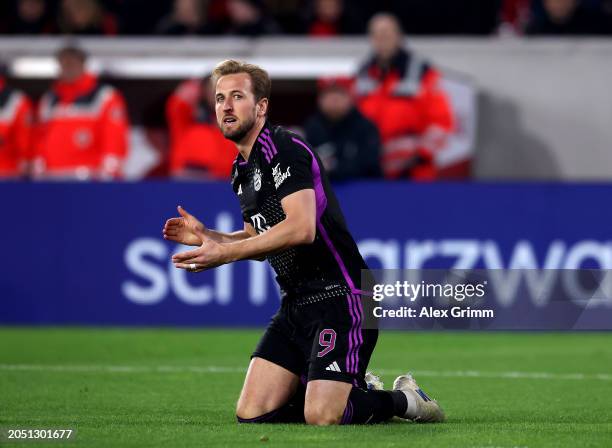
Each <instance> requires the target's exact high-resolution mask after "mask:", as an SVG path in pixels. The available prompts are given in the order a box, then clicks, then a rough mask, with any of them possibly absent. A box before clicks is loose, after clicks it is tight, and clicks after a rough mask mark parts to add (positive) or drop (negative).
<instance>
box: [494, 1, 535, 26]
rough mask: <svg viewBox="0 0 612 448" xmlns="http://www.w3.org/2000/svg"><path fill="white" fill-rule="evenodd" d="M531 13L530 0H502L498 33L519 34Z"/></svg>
mask: <svg viewBox="0 0 612 448" xmlns="http://www.w3.org/2000/svg"><path fill="white" fill-rule="evenodd" d="M530 13H531V0H503V1H502V5H501V11H500V24H499V29H498V31H499V33H500V34H521V33H522V32H523V30H524V29H525V26H526V25H527V23H528V21H529V18H530Z"/></svg>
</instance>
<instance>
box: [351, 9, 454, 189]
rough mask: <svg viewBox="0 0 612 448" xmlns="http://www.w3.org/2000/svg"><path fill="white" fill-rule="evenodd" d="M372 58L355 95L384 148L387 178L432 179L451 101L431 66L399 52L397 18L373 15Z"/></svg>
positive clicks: (449, 124)
mask: <svg viewBox="0 0 612 448" xmlns="http://www.w3.org/2000/svg"><path fill="white" fill-rule="evenodd" d="M369 34H370V41H371V44H372V48H373V52H374V54H373V56H372V57H371V58H370V59H369V60H368V61H367V62H366V63H365V64H364V65H363V66H362V68H361V69H360V71H359V74H358V77H357V82H356V86H355V92H356V94H357V96H358V106H359V108H360V110H361V112H362V113H363V114H364V115H365V116H366V117H367V118H369V119H370V120H372V121H373V122H374V123H375V124H376V126H377V127H378V130H379V132H380V136H381V140H382V143H383V148H382V165H383V172H384V174H385V177H387V178H391V179H395V178H399V177H410V178H413V179H433V178H435V177H436V168H435V164H434V154H435V151H436V150H438V149H439V148H441V147H442V145H443V144H444V142H445V140H446V137H447V136H448V133H449V132H450V130H451V129H452V124H453V118H452V114H451V109H450V106H449V101H448V99H447V96H446V94H445V93H444V92H442V91H441V90H440V88H439V78H440V75H439V73H438V71H437V70H435V69H434V68H433V67H432V66H431V65H430V64H428V63H427V62H425V61H424V60H423V59H421V57H419V56H418V55H416V54H414V53H413V52H411V51H409V50H405V49H403V48H402V40H403V35H402V30H401V28H400V25H399V22H398V21H397V19H396V18H395V16H393V15H391V14H387V13H380V14H377V15H375V16H374V17H373V18H372V19H371V20H370V24H369Z"/></svg>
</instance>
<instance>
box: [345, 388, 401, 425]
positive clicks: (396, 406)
mask: <svg viewBox="0 0 612 448" xmlns="http://www.w3.org/2000/svg"><path fill="white" fill-rule="evenodd" d="M402 395H403V394H402ZM405 398H406V397H404V403H403V404H402V402H401V397H399V396H395V391H387V390H364V389H360V388H358V387H353V389H352V390H351V393H350V394H349V399H348V402H347V404H346V409H345V410H344V415H343V416H342V421H341V422H340V424H342V425H349V424H362V423H380V422H384V421H386V420H389V419H390V418H391V417H393V416H394V415H398V411H400V410H401V407H402V406H404V410H403V412H406V403H405ZM396 402H397V403H396ZM403 412H402V415H403Z"/></svg>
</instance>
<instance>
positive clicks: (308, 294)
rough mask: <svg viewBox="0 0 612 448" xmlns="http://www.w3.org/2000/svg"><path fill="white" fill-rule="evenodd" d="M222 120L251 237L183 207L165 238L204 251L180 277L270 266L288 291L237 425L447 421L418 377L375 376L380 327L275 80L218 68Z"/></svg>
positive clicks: (183, 257)
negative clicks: (279, 107)
mask: <svg viewBox="0 0 612 448" xmlns="http://www.w3.org/2000/svg"><path fill="white" fill-rule="evenodd" d="M212 82H213V85H214V88H215V102H216V115H217V122H218V125H219V127H220V128H221V131H222V132H223V135H224V136H225V138H227V139H229V140H231V141H233V142H234V143H235V144H236V146H237V147H238V151H239V154H238V156H237V158H236V160H235V162H234V165H233V168H232V187H233V190H234V192H235V193H236V195H237V197H238V200H239V201H240V208H241V210H242V216H243V218H244V222H245V224H244V230H243V231H238V232H234V233H222V232H217V231H215V230H212V229H208V228H206V227H205V226H204V225H203V224H202V223H201V222H199V221H198V220H197V219H196V218H195V217H194V216H192V215H190V214H189V213H187V212H186V211H185V210H184V209H182V208H180V207H179V213H180V215H181V217H178V218H172V219H169V220H168V221H167V222H166V225H165V227H164V237H165V238H166V239H169V240H172V241H176V242H179V243H182V244H187V245H192V246H200V247H199V248H198V249H195V250H191V251H187V252H183V253H180V254H176V255H174V257H173V262H174V264H175V266H176V267H177V268H181V269H186V270H188V271H191V272H200V271H202V270H205V269H209V268H213V267H216V266H219V265H222V264H225V263H231V262H233V261H237V260H244V259H262V258H266V259H267V260H268V261H269V262H270V264H271V265H272V267H273V268H274V270H275V272H276V274H277V281H278V283H279V285H280V287H281V291H282V296H283V299H282V304H281V307H280V310H279V311H278V312H277V314H276V315H275V316H274V317H273V318H272V321H271V323H270V325H269V326H268V328H267V330H266V332H265V334H264V335H263V337H262V338H261V341H260V342H259V345H258V346H257V348H256V350H255V352H254V353H253V356H252V359H251V363H250V365H249V369H248V372H247V375H246V379H245V382H244V386H243V389H242V393H241V394H240V398H239V400H238V405H237V410H236V414H237V417H238V421H240V422H243V423H249V422H252V423H255V422H300V421H301V422H304V421H305V422H306V423H308V424H313V425H330V424H351V423H376V422H381V421H385V420H388V419H390V418H392V417H393V416H397V417H400V418H404V419H408V420H414V421H422V422H425V421H431V422H439V421H442V420H443V419H444V414H443V413H442V410H441V409H440V407H439V406H438V404H437V403H436V402H435V401H432V400H430V399H429V397H427V395H426V394H425V393H424V392H423V391H421V390H420V389H419V387H418V385H417V384H416V382H415V381H414V379H413V378H412V377H411V376H410V375H402V376H400V377H399V378H397V379H396V380H395V383H394V385H393V386H394V390H391V391H385V390H382V384H381V383H380V381H379V380H378V378H376V377H375V376H373V375H371V374H368V375H367V376H366V367H367V365H368V362H369V360H370V356H371V355H372V351H373V350H374V346H375V345H376V339H377V337H378V330H370V329H368V330H366V329H362V322H363V317H364V315H363V306H362V301H361V291H360V282H361V278H360V277H361V270H362V269H367V265H366V263H365V262H364V260H363V258H362V257H361V255H360V254H359V251H358V249H357V245H356V244H355V241H354V240H353V238H352V236H351V234H350V233H349V231H348V229H347V226H346V223H345V220H344V217H343V215H342V212H341V210H340V206H339V204H338V201H337V200H336V197H335V195H334V193H333V191H332V189H331V187H330V184H329V181H328V179H327V176H326V174H325V171H324V170H323V168H322V165H321V162H320V161H319V158H318V157H317V155H316V154H315V153H314V152H313V151H312V150H311V148H310V147H309V145H308V144H307V143H306V142H304V140H303V139H302V138H300V137H298V136H297V135H295V134H293V133H291V132H289V131H287V130H285V129H283V128H281V127H278V126H276V127H273V126H271V125H270V124H269V122H268V121H267V119H266V116H267V112H268V98H269V96H270V87H271V82H270V78H269V77H268V74H267V73H266V72H265V71H264V70H263V69H261V68H259V67H257V66H255V65H252V64H247V63H243V62H237V61H232V60H227V61H224V62H221V63H220V64H218V65H217V67H216V68H215V69H214V71H213V74H212Z"/></svg>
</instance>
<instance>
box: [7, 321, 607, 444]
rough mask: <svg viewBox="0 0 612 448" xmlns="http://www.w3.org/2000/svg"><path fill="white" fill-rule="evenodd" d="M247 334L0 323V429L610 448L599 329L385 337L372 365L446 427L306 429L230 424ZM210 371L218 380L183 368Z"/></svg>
mask: <svg viewBox="0 0 612 448" xmlns="http://www.w3.org/2000/svg"><path fill="white" fill-rule="evenodd" d="M259 333H260V332H259V331H251V330H248V331H247V330H202V331H199V330H192V331H189V330H188V331H182V330H133V329H132V330H123V329H114V330H100V329H19V328H0V427H3V428H7V427H46V428H49V427H53V428H65V427H74V428H76V429H77V431H78V434H77V437H76V440H75V441H74V442H72V443H70V444H67V445H68V446H73V447H77V446H83V447H123V446H143V447H182V446H194V447H196V446H198V447H211V446H233V447H236V446H237V447H241V446H270V447H272V446H274V447H276V446H291V447H302V446H317V447H333V448H340V447H351V448H354V447H361V446H364V447H365V446H368V447H369V446H397V447H404V446H407V447H420V446H422V447H427V448H432V447H446V446H449V447H545V446H549V447H563V446H567V447H570V446H571V447H575V446H576V445H579V446H580V447H581V448H583V447H590V446H612V334H597V333H583V334H575V333H574V334H557V333H554V334H548V333H541V334H526V333H514V334H506V333H503V334H502V333H481V334H475V333H393V332H388V333H384V334H382V335H381V338H380V339H379V344H378V347H377V350H376V351H375V354H374V357H373V359H372V362H371V367H372V368H373V369H374V370H376V369H379V370H380V369H382V370H384V371H385V372H386V373H385V374H384V375H383V379H384V380H385V381H386V382H387V385H390V384H391V382H392V381H393V378H394V376H395V374H396V372H397V371H399V370H404V369H406V370H408V369H411V370H414V371H415V372H419V371H421V375H415V376H416V378H417V380H418V381H419V383H420V385H421V386H422V387H423V389H424V390H426V391H427V392H428V393H429V394H430V395H432V396H434V397H436V398H437V399H439V401H440V402H441V404H442V405H443V407H444V408H445V410H446V412H447V416H448V422H447V423H445V424H439V425H418V424H413V423H388V424H380V425H373V426H343V427H326V428H316V427H308V426H306V425H237V424H236V423H235V419H234V403H235V400H236V397H237V395H238V392H239V390H240V386H241V384H242V379H243V373H242V372H241V371H240V369H241V368H242V367H244V366H245V365H246V363H247V360H248V356H249V353H250V351H251V350H252V348H253V346H254V344H255V343H256V341H257V338H258V336H259ZM210 366H216V367H227V368H229V370H230V372H226V373H219V372H210V371H208V372H207V371H206V370H202V369H201V370H196V371H194V370H192V369H190V367H210ZM122 367H129V369H127V370H125V371H122V370H121V369H120V368H122ZM164 368H172V369H169V370H164ZM88 369H89V370H88ZM457 371H477V372H480V375H481V376H480V377H476V376H452V375H455V374H454V373H453V372H457ZM504 372H522V373H528V372H543V373H546V374H548V376H546V377H545V378H541V379H540V378H538V379H533V378H512V377H501V378H500V377H496V375H497V374H500V373H504ZM565 374H582V376H577V377H575V378H574V377H567V376H564V375H565ZM598 374H604V376H597V375H598ZM441 375H442V376H441ZM444 375H449V376H444ZM482 375H485V376H484V377H483V376H482ZM487 375H488V376H487ZM497 376H499V375H497ZM262 435H266V436H267V437H268V439H269V440H268V441H265V442H262V441H260V437H261V436H262ZM0 446H59V445H58V444H51V443H45V442H37V443H24V442H19V443H15V444H12V445H9V444H7V443H6V442H4V443H3V442H0Z"/></svg>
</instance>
